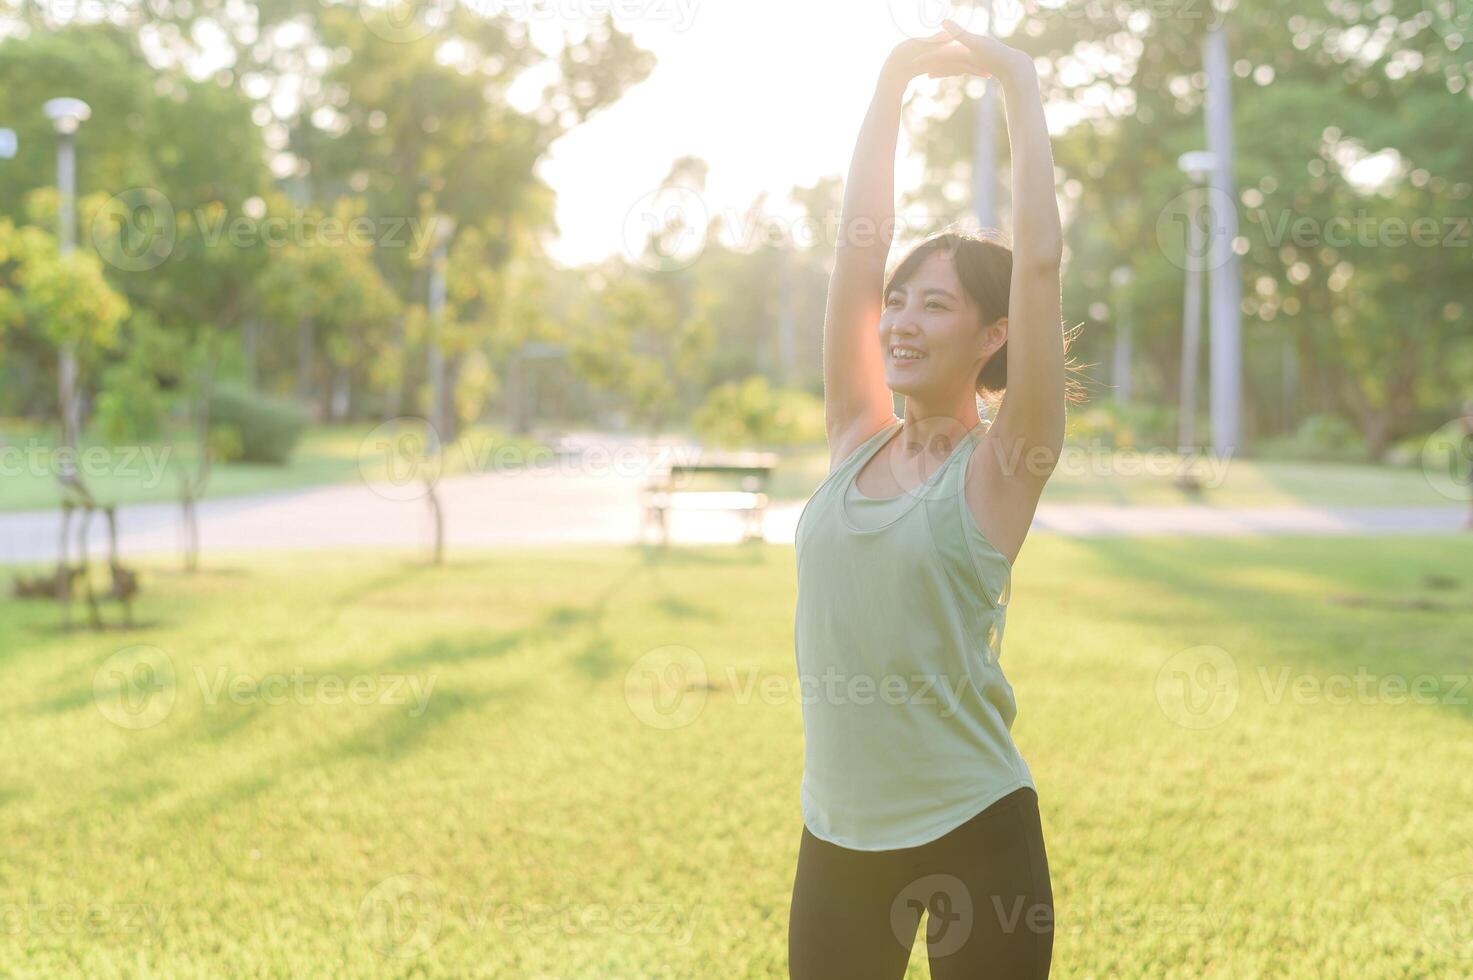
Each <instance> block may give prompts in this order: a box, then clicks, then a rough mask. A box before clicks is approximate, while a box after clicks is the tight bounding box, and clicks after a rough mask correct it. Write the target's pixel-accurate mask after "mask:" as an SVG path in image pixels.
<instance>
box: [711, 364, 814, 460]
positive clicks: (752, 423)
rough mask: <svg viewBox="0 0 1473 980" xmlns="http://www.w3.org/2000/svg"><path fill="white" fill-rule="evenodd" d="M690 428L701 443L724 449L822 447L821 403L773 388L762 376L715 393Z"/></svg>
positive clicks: (798, 392) (803, 394)
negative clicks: (819, 445) (814, 444)
mask: <svg viewBox="0 0 1473 980" xmlns="http://www.w3.org/2000/svg"><path fill="white" fill-rule="evenodd" d="M692 426H693V427H694V429H695V430H696V434H697V435H698V436H700V438H701V439H703V440H705V441H707V442H709V443H712V444H713V445H717V446H725V447H753V446H764V447H776V446H802V445H808V444H810V443H822V442H823V440H824V429H823V401H822V400H821V399H819V398H816V397H815V396H813V395H810V394H809V393H808V392H806V391H801V390H798V389H794V388H776V389H774V388H772V387H770V386H769V385H768V384H767V379H766V378H763V377H761V376H758V375H754V376H752V377H750V378H747V379H746V380H744V381H731V382H728V383H726V384H724V385H721V386H719V387H717V388H714V389H712V391H711V393H710V394H709V395H708V396H707V397H706V403H705V404H704V405H702V406H701V407H700V408H699V409H697V410H696V413H695V416H694V418H693V419H692Z"/></svg>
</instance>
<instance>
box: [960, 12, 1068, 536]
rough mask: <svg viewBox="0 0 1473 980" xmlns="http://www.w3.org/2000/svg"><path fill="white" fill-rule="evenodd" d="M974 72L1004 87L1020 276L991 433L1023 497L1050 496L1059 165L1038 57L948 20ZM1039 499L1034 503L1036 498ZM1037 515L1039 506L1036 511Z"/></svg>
mask: <svg viewBox="0 0 1473 980" xmlns="http://www.w3.org/2000/svg"><path fill="white" fill-rule="evenodd" d="M946 24H947V26H948V29H950V30H952V31H954V32H955V34H956V36H957V38H958V40H960V41H961V42H962V43H963V44H965V45H966V46H967V48H968V49H969V50H970V51H971V53H972V56H973V62H974V67H975V69H976V70H979V71H987V72H989V73H991V74H992V76H993V77H994V78H996V79H997V80H998V81H1000V82H1001V83H1002V89H1003V105H1004V111H1005V113H1006V115H1007V124H1008V143H1009V144H1010V146H1011V147H1012V155H1013V161H1012V173H1013V229H1012V242H1013V278H1012V283H1011V286H1010V291H1009V294H1008V349H1007V358H1008V387H1007V392H1006V393H1005V394H1004V395H1003V399H1002V404H1001V405H999V406H998V409H997V417H996V418H995V419H994V420H993V424H992V427H991V428H990V429H989V430H988V436H989V438H991V439H993V440H994V449H995V451H996V452H998V453H1000V454H1001V458H1002V459H1003V460H1005V461H1007V460H1016V461H1017V467H1016V469H1015V470H1013V471H1012V472H1010V473H1009V474H1008V475H1009V476H1020V477H1024V479H1023V480H1021V481H1020V482H1021V484H1022V486H1021V487H1019V488H1018V489H1019V492H1020V493H1023V492H1025V491H1026V489H1027V488H1031V489H1032V491H1034V492H1035V493H1036V492H1037V491H1041V490H1042V488H1043V484H1044V483H1045V482H1047V480H1048V477H1049V475H1050V474H1051V473H1052V472H1053V469H1054V467H1055V466H1056V465H1057V464H1058V459H1059V454H1060V453H1061V452H1062V450H1063V445H1064V333H1063V329H1062V324H1061V321H1060V312H1061V311H1060V305H1061V304H1060V298H1059V266H1060V263H1061V261H1062V257H1063V241H1064V236H1063V232H1062V230H1061V228H1060V223H1059V204H1058V199H1057V197H1056V196H1055V189H1054V159H1053V152H1052V150H1051V149H1050V147H1049V135H1048V125H1047V123H1046V122H1045V120H1044V114H1043V96H1042V94H1041V92H1040V89H1039V83H1038V73H1037V71H1036V70H1035V69H1034V67H1033V59H1032V58H1030V57H1029V56H1028V55H1027V54H1025V53H1023V52H1021V51H1019V50H1017V49H1016V48H1011V47H1009V46H1007V45H1005V44H1003V43H1002V42H1001V41H998V40H996V39H995V38H990V37H984V36H981V35H977V34H970V33H967V32H966V31H964V30H962V29H961V27H959V26H958V25H956V24H954V23H952V22H951V21H947V22H946ZM1036 499H1037V498H1036V495H1035V496H1034V500H1035V501H1036ZM1030 511H1031V505H1030Z"/></svg>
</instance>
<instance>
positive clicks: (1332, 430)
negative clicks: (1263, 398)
mask: <svg viewBox="0 0 1473 980" xmlns="http://www.w3.org/2000/svg"><path fill="white" fill-rule="evenodd" d="M1254 455H1257V456H1263V457H1265V458H1279V459H1305V460H1320V461H1324V462H1350V461H1354V460H1359V459H1365V458H1366V441H1365V439H1364V438H1363V437H1362V436H1361V434H1360V432H1358V431H1357V430H1356V428H1355V426H1354V425H1352V424H1351V423H1350V422H1348V421H1346V419H1345V418H1344V417H1342V416H1339V415H1335V414H1333V413H1331V412H1315V413H1313V414H1311V415H1307V416H1305V418H1304V420H1303V421H1302V422H1300V423H1299V427H1298V428H1297V429H1295V431H1294V433H1293V434H1292V435H1288V436H1276V437H1272V438H1267V439H1262V440H1259V442H1258V444H1256V445H1255V446H1254Z"/></svg>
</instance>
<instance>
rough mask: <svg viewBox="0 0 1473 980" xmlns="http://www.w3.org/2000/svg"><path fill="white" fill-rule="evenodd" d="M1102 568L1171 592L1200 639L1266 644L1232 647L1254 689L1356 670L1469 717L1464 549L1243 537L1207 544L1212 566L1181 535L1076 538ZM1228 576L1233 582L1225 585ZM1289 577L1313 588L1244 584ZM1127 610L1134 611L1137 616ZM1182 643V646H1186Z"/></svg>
mask: <svg viewBox="0 0 1473 980" xmlns="http://www.w3.org/2000/svg"><path fill="white" fill-rule="evenodd" d="M1073 543H1074V544H1076V545H1077V546H1079V547H1082V548H1085V549H1088V550H1089V551H1090V552H1091V553H1092V554H1093V555H1094V557H1095V559H1096V560H1097V561H1098V562H1099V563H1100V565H1101V567H1103V568H1105V569H1107V570H1109V571H1110V572H1111V573H1113V574H1118V575H1119V576H1120V577H1121V578H1122V579H1124V580H1128V581H1131V582H1133V583H1136V584H1137V585H1148V586H1150V587H1151V589H1152V590H1153V591H1159V592H1161V593H1169V594H1170V596H1171V600H1170V604H1169V608H1170V610H1171V611H1172V613H1173V614H1177V613H1179V611H1180V610H1181V609H1182V607H1183V605H1184V604H1185V605H1187V606H1188V607H1190V608H1191V609H1193V610H1194V611H1195V612H1198V613H1200V619H1194V620H1193V621H1192V622H1190V623H1184V622H1178V623H1166V622H1165V621H1164V620H1162V619H1161V618H1160V617H1159V616H1156V617H1151V618H1153V619H1154V620H1155V621H1158V622H1161V623H1162V625H1163V626H1164V627H1168V628H1169V627H1170V626H1173V625H1175V626H1182V627H1190V628H1191V630H1192V631H1193V632H1194V633H1195V634H1196V635H1197V636H1210V635H1211V633H1212V631H1213V629H1214V628H1220V629H1221V630H1224V631H1226V630H1228V629H1232V630H1239V629H1243V628H1253V629H1257V630H1258V631H1260V632H1261V634H1262V635H1263V637H1264V638H1265V639H1266V640H1267V642H1266V643H1263V644H1258V645H1255V646H1253V647H1249V648H1247V649H1237V650H1229V653H1230V654H1231V655H1232V656H1233V658H1234V660H1235V661H1237V662H1238V664H1239V667H1240V669H1242V670H1243V671H1244V676H1243V679H1242V683H1244V684H1252V683H1257V679H1258V676H1259V672H1260V671H1267V672H1268V674H1269V675H1270V676H1272V675H1273V674H1275V672H1279V671H1283V670H1284V668H1286V667H1287V668H1290V669H1291V671H1296V670H1297V671H1298V672H1300V673H1306V674H1311V675H1321V676H1323V675H1331V674H1333V675H1337V676H1338V675H1346V674H1352V675H1353V674H1355V673H1357V672H1358V671H1364V672H1366V673H1368V674H1370V675H1372V677H1375V678H1386V677H1394V678H1398V679H1400V680H1401V681H1405V682H1408V686H1410V684H1409V682H1410V681H1411V679H1412V678H1420V679H1423V681H1424V683H1425V684H1426V685H1427V688H1426V689H1421V688H1419V689H1418V690H1426V691H1427V692H1428V693H1427V702H1429V703H1428V704H1427V706H1433V705H1435V706H1439V707H1444V708H1446V709H1449V710H1451V711H1453V712H1454V713H1455V714H1457V715H1459V716H1461V717H1463V718H1465V719H1467V720H1470V721H1473V685H1470V684H1469V682H1468V678H1469V676H1470V675H1473V651H1470V649H1469V647H1468V645H1467V643H1466V637H1467V636H1468V635H1469V633H1470V632H1473V555H1469V554H1467V553H1466V551H1463V550H1460V544H1461V543H1460V542H1453V541H1439V540H1435V539H1424V538H1417V539H1395V538H1388V539H1380V538H1378V539H1375V540H1374V541H1371V540H1369V539H1357V538H1338V537H1337V538H1328V537H1319V536H1310V537H1305V538H1300V539H1297V540H1292V541H1291V540H1286V539H1284V538H1282V537H1276V538H1273V539H1268V540H1265V539H1262V538H1245V539H1226V540H1219V541H1216V542H1214V544H1213V549H1212V554H1213V556H1214V557H1215V558H1216V559H1218V561H1217V563H1215V564H1208V563H1205V562H1202V561H1200V560H1197V559H1196V558H1194V557H1193V551H1194V549H1193V547H1192V544H1191V542H1190V541H1187V540H1184V539H1170V540H1168V539H1162V538H1135V539H1128V540H1119V539H1117V540H1112V541H1106V540H1104V539H1100V538H1076V539H1073ZM1228 570H1230V571H1231V572H1232V573H1233V574H1234V575H1235V576H1237V580H1235V581H1224V578H1223V574H1222V573H1223V572H1224V571H1228ZM1286 572H1287V573H1291V574H1293V575H1295V576H1297V577H1300V578H1301V579H1303V580H1304V581H1305V582H1306V583H1312V592H1306V593H1302V594H1293V593H1286V592H1284V591H1283V590H1279V589H1274V588H1273V587H1271V586H1269V587H1258V588H1255V587H1251V586H1245V585H1244V584H1242V583H1243V581H1244V580H1251V576H1252V575H1253V574H1254V573H1260V574H1262V575H1264V576H1273V575H1279V574H1283V573H1286ZM1147 608H1149V600H1146V599H1141V598H1130V599H1128V600H1127V601H1126V602H1124V603H1117V604H1116V605H1115V606H1113V607H1111V608H1109V609H1103V608H1102V609H1101V610H1100V615H1102V616H1109V617H1111V618H1119V617H1123V616H1124V617H1130V618H1144V617H1142V616H1140V615H1139V611H1140V610H1143V609H1147ZM1133 610H1134V612H1133ZM1195 642H1210V640H1206V641H1195V640H1194V641H1192V643H1183V648H1185V647H1187V646H1190V645H1194V644H1195Z"/></svg>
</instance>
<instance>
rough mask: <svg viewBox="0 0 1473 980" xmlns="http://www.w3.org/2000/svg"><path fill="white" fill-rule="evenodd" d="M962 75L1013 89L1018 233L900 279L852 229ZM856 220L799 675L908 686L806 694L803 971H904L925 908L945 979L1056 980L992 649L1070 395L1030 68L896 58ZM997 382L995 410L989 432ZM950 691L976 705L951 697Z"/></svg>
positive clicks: (812, 974) (941, 50) (813, 504)
mask: <svg viewBox="0 0 1473 980" xmlns="http://www.w3.org/2000/svg"><path fill="white" fill-rule="evenodd" d="M965 73H970V74H979V75H987V76H991V77H994V78H996V79H997V80H998V81H1000V82H1001V83H1002V85H1003V88H1004V92H1005V97H1006V99H1005V104H1006V106H1007V118H1008V125H1009V137H1010V144H1011V146H1012V148H1013V155H1014V159H1013V167H1012V172H1013V202H1014V213H1015V215H1016V221H1015V227H1014V234H1015V241H1016V245H1015V246H1014V247H1013V248H1009V247H1008V246H1007V245H1005V244H1003V243H1002V241H1000V240H999V239H998V238H995V237H990V236H982V235H967V234H963V233H959V232H948V233H943V234H941V235H937V236H935V237H933V238H931V239H928V240H926V241H925V242H922V243H921V244H920V245H919V246H917V247H916V248H915V249H913V250H912V251H911V252H910V254H909V255H907V256H906V258H905V259H904V261H902V262H901V263H900V265H899V266H898V267H897V268H896V270H895V272H894V273H893V274H892V275H891V276H890V277H889V280H888V282H887V281H885V277H884V269H885V264H886V261H887V257H888V252H889V248H890V239H889V237H882V239H881V240H879V241H876V240H874V239H873V238H872V237H870V238H869V239H868V240H866V241H865V242H864V244H859V243H858V242H857V241H851V240H850V238H849V235H848V231H849V229H851V228H853V229H854V230H855V231H856V232H857V231H858V230H859V228H860V227H861V226H862V227H864V228H865V229H873V228H876V227H878V228H884V229H891V228H893V224H894V222H893V217H894V206H893V201H892V200H891V198H892V197H893V187H894V176H893V170H894V156H895V145H896V136H897V131H898V126H899V114H900V103H901V97H902V96H903V94H904V91H905V88H906V86H907V84H908V83H909V81H910V80H911V79H912V78H914V77H916V76H917V75H920V74H931V75H949V74H965ZM840 227H841V235H840V239H839V245H838V254H837V256H836V259H835V264H834V272H833V275H832V277H831V279H830V282H829V297H828V308H827V310H826V316H825V321H824V347H823V351H824V409H825V425H826V428H827V430H828V437H829V449H830V467H831V471H830V475H829V478H828V479H827V480H825V481H824V483H823V485H822V486H820V488H819V489H818V491H817V492H816V493H814V495H813V496H812V497H811V498H810V499H809V501H808V504H807V505H806V506H805V507H804V510H803V513H802V515H801V516H800V519H799V524H798V529H797V540H796V544H797V567H798V601H797V605H796V610H795V622H794V642H795V647H796V654H797V665H798V673H799V677H800V679H801V680H806V681H810V682H813V683H818V682H819V681H820V680H821V681H822V683H823V684H825V685H829V686H828V687H822V688H821V689H823V690H825V691H829V690H831V689H832V682H833V681H835V680H837V681H838V682H839V683H840V684H841V685H843V686H845V687H844V689H845V690H851V691H852V690H853V689H854V688H855V685H856V684H862V685H863V686H864V689H865V690H869V691H876V690H885V691H887V692H888V694H889V695H890V696H888V697H885V698H880V699H874V698H870V699H863V700H861V699H856V698H850V697H821V698H814V699H810V700H808V701H805V703H804V705H803V725H804V736H805V747H804V766H803V782H802V788H801V793H800V797H801V806H802V812H803V829H802V833H801V836H800V844H799V853H798V867H797V870H796V873H795V875H794V880H793V897H792V907H791V913H790V917H789V926H788V963H789V973H790V975H791V976H792V977H794V978H796V980H809V978H819V977H835V978H838V977H843V978H846V980H847V978H853V977H874V978H890V977H900V976H902V975H903V974H904V972H905V968H906V964H907V962H908V960H909V958H910V951H911V947H912V946H913V944H914V941H915V934H916V929H917V927H918V926H919V923H920V918H921V913H922V912H923V911H924V912H926V913H928V918H927V923H928V929H927V952H928V956H929V959H930V964H931V976H932V977H933V978H942V977H971V976H980V975H984V974H985V975H996V976H1006V977H1009V978H1011V980H1033V978H1042V977H1046V976H1047V975H1048V972H1049V965H1050V961H1051V958H1052V951H1053V894H1052V890H1051V885H1050V879H1049V871H1048V858H1047V854H1046V851H1045V848H1044V842H1043V833H1042V825H1041V821H1040V816H1039V811H1038V799H1037V792H1036V789H1035V787H1034V783H1033V776H1032V773H1031V772H1030V770H1029V768H1028V765H1027V763H1026V762H1025V761H1024V759H1023V757H1022V755H1021V754H1020V753H1019V751H1018V749H1017V746H1016V745H1015V744H1014V743H1013V740H1012V737H1011V727H1012V723H1013V719H1014V718H1015V717H1016V715H1017V703H1016V700H1015V698H1014V696H1013V689H1012V686H1011V684H1010V683H1009V682H1008V680H1007V678H1006V677H1005V676H1004V675H1003V672H1002V668H1001V665H1000V661H999V658H1000V654H1001V644H1002V635H1003V627H1004V623H1005V620H1006V615H1007V606H1008V601H1009V597H1010V595H1011V591H1012V589H1011V585H1012V573H1013V562H1014V560H1015V558H1016V555H1017V553H1018V549H1019V548H1020V547H1021V545H1022V541H1023V537H1024V535H1025V534H1026V533H1027V530H1028V525H1029V524H1030V523H1031V520H1032V515H1033V511H1034V508H1035V507H1036V505H1037V502H1038V497H1039V494H1040V493H1041V492H1042V489H1043V486H1044V483H1045V482H1046V481H1047V479H1048V477H1049V475H1050V474H1051V472H1052V470H1053V463H1054V461H1055V460H1057V458H1058V454H1059V452H1060V450H1061V448H1062V445H1063V435H1064V431H1063V430H1064V410H1065V400H1066V395H1067V390H1066V385H1065V359H1064V346H1065V344H1064V337H1063V333H1062V331H1061V330H1060V329H1059V306H1060V302H1059V301H1060V296H1059V293H1060V288H1059V264H1060V259H1061V241H1062V239H1061V234H1060V229H1059V215H1058V207H1057V203H1056V201H1055V199H1054V192H1053V163H1052V159H1051V154H1050V150H1049V144H1048V131H1047V128H1046V126H1045V124H1044V116H1043V105H1042V98H1041V95H1040V93H1039V87H1038V78H1037V75H1036V74H1035V72H1034V69H1033V64H1032V61H1031V59H1029V58H1028V57H1027V56H1026V55H1024V54H1023V53H1021V52H1019V51H1016V50H1014V49H1012V48H1010V47H1007V46H1006V45H1004V44H1001V43H999V42H997V41H995V40H993V39H991V38H985V37H978V36H975V35H971V34H968V33H966V32H965V31H962V30H961V29H960V28H959V27H957V26H956V25H955V24H952V23H950V22H947V30H946V31H945V32H943V33H941V34H938V35H935V36H933V37H931V38H927V39H924V40H920V39H917V40H911V41H907V42H905V43H903V44H901V45H900V46H899V47H897V48H896V49H895V51H894V52H893V53H892V54H891V55H890V57H889V59H888V60H887V61H886V63H885V66H884V68H883V69H882V71H881V73H880V78H879V83H878V85H877V87H876V91H875V95H874V99H873V102H872V104H871V107H870V111H869V114H868V115H867V116H866V118H865V122H864V126H863V129H862V131H861V133H860V137H859V143H858V146H857V147H856V148H855V151H854V158H853V162H852V164H851V168H850V173H849V180H848V183H847V185H846V186H845V191H844V205H843V216H842V220H841V226H840ZM855 237H856V239H857V238H858V237H859V236H858V235H857V234H856V236H855ZM1009 375H1011V376H1012V380H1013V385H1012V387H1011V388H1009V390H1008V391H1007V393H1006V397H1001V398H1000V396H1001V395H1002V393H1003V390H1004V389H1005V388H1008V381H1009ZM892 393H898V394H900V395H902V396H903V397H904V399H905V411H904V417H903V419H901V418H897V417H896V416H895V413H894V411H893V408H892ZM982 393H986V394H987V395H988V396H989V397H992V398H994V399H998V398H1000V401H999V402H998V404H997V406H996V412H995V415H994V418H993V421H992V422H991V423H990V424H983V423H982V421H981V419H980V418H979V414H978V404H977V402H978V398H979V394H982ZM984 446H986V447H987V448H988V450H989V451H987V452H979V450H980V449H982V448H983V447H984ZM1009 460H1012V461H1016V460H1024V461H1025V462H1026V463H1027V464H1028V465H1027V466H1025V468H1023V469H1022V470H1017V469H1013V468H1010V466H1009V465H1006V464H1007V461H1009ZM1040 462H1042V464H1043V465H1039V463H1040ZM914 678H926V679H928V680H930V681H932V682H934V684H932V685H926V686H925V687H924V688H922V687H912V686H911V685H909V684H908V683H907V679H912V680H913V679H914ZM897 680H898V681H899V683H898V684H897V683H896V682H897ZM932 686H939V687H942V688H944V689H947V690H963V691H965V692H966V694H965V696H963V697H961V698H959V699H954V700H951V701H948V702H945V703H938V701H937V700H936V699H935V698H933V697H930V696H928V693H927V692H928V690H930V688H931V687H932ZM1020 908H1021V909H1025V910H1026V911H1027V914H1026V915H1024V916H1022V917H1021V918H1019V917H1005V916H1001V915H999V914H998V911H997V910H1001V909H1020Z"/></svg>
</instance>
